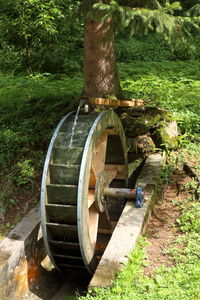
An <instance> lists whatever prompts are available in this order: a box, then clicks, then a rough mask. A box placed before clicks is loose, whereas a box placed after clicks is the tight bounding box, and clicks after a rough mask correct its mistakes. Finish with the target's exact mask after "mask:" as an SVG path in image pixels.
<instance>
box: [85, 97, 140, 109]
mask: <svg viewBox="0 0 200 300" xmlns="http://www.w3.org/2000/svg"><path fill="white" fill-rule="evenodd" d="M88 101H89V103H90V104H93V105H103V106H124V107H131V106H144V101H143V100H142V99H130V100H114V99H109V98H88Z"/></svg>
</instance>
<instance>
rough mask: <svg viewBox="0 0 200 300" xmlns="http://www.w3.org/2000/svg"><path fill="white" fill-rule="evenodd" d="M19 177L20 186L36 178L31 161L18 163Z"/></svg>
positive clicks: (17, 180) (17, 179)
mask: <svg viewBox="0 0 200 300" xmlns="http://www.w3.org/2000/svg"><path fill="white" fill-rule="evenodd" d="M17 168H18V170H17V171H18V174H19V175H18V176H17V178H16V182H17V184H18V185H24V184H27V183H29V182H30V181H31V180H32V179H33V178H34V168H33V166H31V160H30V159H26V160H24V161H23V162H18V163H17Z"/></svg>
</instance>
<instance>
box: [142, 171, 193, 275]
mask: <svg viewBox="0 0 200 300" xmlns="http://www.w3.org/2000/svg"><path fill="white" fill-rule="evenodd" d="M189 181H191V178H190V177H189V176H188V175H186V174H185V172H184V171H182V170H177V171H176V172H175V174H173V175H172V176H171V180H170V184H169V185H166V186H164V187H163V197H162V199H161V200H159V202H158V203H157V204H156V205H155V207H154V210H153V212H152V216H151V218H150V221H149V224H148V227H147V231H146V237H147V241H148V242H149V245H148V247H147V255H148V261H149V265H148V266H147V267H145V274H146V275H148V276H150V277H151V276H152V274H153V272H154V270H155V268H158V267H160V266H161V265H165V266H167V267H170V266H172V265H173V260H172V258H171V257H170V255H168V254H166V253H165V250H166V249H167V248H168V247H169V246H170V245H171V244H172V243H173V241H174V240H176V239H177V237H178V236H180V235H181V231H180V230H179V229H178V228H177V226H176V220H177V219H178V218H179V216H180V208H179V206H178V205H175V204H173V201H174V200H175V201H180V202H181V201H182V200H184V199H186V198H187V197H188V196H189V195H188V192H187V191H183V190H182V187H183V186H184V184H185V183H186V182H189Z"/></svg>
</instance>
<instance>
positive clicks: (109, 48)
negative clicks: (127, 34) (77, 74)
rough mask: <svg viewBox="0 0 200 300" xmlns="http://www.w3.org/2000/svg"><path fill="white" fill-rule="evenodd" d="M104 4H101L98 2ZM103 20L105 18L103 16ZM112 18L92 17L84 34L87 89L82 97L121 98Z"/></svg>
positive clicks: (87, 21)
mask: <svg viewBox="0 0 200 300" xmlns="http://www.w3.org/2000/svg"><path fill="white" fill-rule="evenodd" d="M96 2H101V1H96ZM99 16H100V17H101V19H102V17H103V16H104V13H103V12H99ZM120 96H121V88H120V83H119V79H118V72H117V65H116V57H115V35H114V26H113V21H112V18H109V19H107V20H105V21H102V20H100V19H98V20H95V19H94V18H92V17H91V16H90V15H89V14H88V15H87V17H86V19H85V33H84V89H83V93H82V97H84V98H87V97H100V98H101V97H102V98H103V97H116V98H120Z"/></svg>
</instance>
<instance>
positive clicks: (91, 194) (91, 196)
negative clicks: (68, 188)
mask: <svg viewBox="0 0 200 300" xmlns="http://www.w3.org/2000/svg"><path fill="white" fill-rule="evenodd" d="M94 194H95V191H94V190H92V189H89V191H88V208H90V207H91V206H92V204H93V203H94V201H95V195H94Z"/></svg>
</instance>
